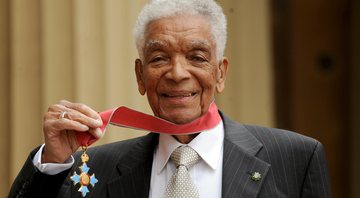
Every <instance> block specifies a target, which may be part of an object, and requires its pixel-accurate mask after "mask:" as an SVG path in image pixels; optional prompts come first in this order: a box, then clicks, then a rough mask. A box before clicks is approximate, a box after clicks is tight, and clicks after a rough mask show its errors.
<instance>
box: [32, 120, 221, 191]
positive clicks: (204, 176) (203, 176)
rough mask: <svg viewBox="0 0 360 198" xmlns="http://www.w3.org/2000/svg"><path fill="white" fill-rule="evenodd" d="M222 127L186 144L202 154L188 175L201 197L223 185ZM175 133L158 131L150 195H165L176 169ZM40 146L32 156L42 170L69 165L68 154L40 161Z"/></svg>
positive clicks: (51, 171)
mask: <svg viewBox="0 0 360 198" xmlns="http://www.w3.org/2000/svg"><path fill="white" fill-rule="evenodd" d="M223 142H224V127H223V122H222V121H221V122H220V123H219V124H218V125H217V126H216V127H215V128H213V129H210V130H207V131H203V132H202V133H200V134H199V135H198V136H196V137H195V138H194V139H193V140H192V141H191V142H190V143H189V144H187V145H188V146H190V147H191V148H193V149H194V150H195V151H196V152H197V153H198V154H199V156H200V157H201V159H200V160H199V161H198V163H196V164H195V165H193V166H192V167H191V168H190V170H189V173H190V176H191V178H192V179H193V181H194V184H195V185H196V186H197V188H198V190H199V194H200V197H201V198H202V197H204V198H220V197H221V190H222V189H221V188H222V162H223V145H224V144H223ZM181 145H183V144H181V143H179V142H178V141H177V140H176V139H175V138H174V137H172V136H171V135H167V134H160V137H159V145H158V146H157V148H156V149H155V151H154V160H153V165H152V170H151V183H150V192H149V197H150V198H158V197H164V193H165V188H166V185H167V183H168V181H169V180H170V178H171V176H172V175H173V173H174V171H175V165H174V163H173V162H172V161H171V160H169V158H170V155H171V153H172V152H173V151H174V150H175V149H176V148H177V147H179V146H181ZM43 148H44V145H42V146H41V148H40V149H39V151H38V152H37V153H36V155H35V156H34V159H33V164H34V165H35V166H36V167H37V168H38V169H39V170H40V171H41V172H42V173H45V174H49V175H55V174H58V173H60V172H62V171H64V170H67V169H69V168H71V166H72V165H73V164H74V158H73V156H71V158H69V159H68V160H67V161H66V163H64V164H55V163H44V164H43V163H41V153H42V150H43Z"/></svg>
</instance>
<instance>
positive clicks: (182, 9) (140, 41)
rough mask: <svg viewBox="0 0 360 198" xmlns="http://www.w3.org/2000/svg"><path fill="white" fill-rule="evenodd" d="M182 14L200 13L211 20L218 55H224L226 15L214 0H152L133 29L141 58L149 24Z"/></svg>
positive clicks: (142, 11) (218, 56)
mask: <svg viewBox="0 0 360 198" xmlns="http://www.w3.org/2000/svg"><path fill="white" fill-rule="evenodd" d="M182 14H190V15H200V16H203V17H204V18H205V19H206V20H208V21H209V23H210V26H211V31H212V36H213V38H214V41H215V43H216V57H217V58H218V59H219V58H222V57H223V55H224V50H225V45H226V37H227V30H226V26H227V24H226V17H225V15H224V13H223V11H222V8H221V7H220V6H219V5H218V4H217V3H216V2H215V1H214V0H152V1H150V2H149V3H148V4H147V5H145V6H144V8H143V9H142V10H141V12H140V14H139V16H138V18H137V21H136V24H135V27H134V30H133V33H134V37H135V41H136V47H137V50H138V53H139V56H140V58H142V55H143V54H142V53H143V52H142V50H143V47H144V42H145V41H144V39H145V38H144V37H145V33H146V28H147V25H148V24H149V23H150V22H152V21H155V20H158V19H161V18H166V17H172V16H176V15H182Z"/></svg>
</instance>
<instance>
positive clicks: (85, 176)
mask: <svg viewBox="0 0 360 198" xmlns="http://www.w3.org/2000/svg"><path fill="white" fill-rule="evenodd" d="M81 149H82V151H83V154H82V155H81V161H82V165H81V166H79V169H80V174H79V175H78V174H77V173H76V171H74V174H73V175H72V176H71V177H70V179H71V181H73V184H74V186H76V185H77V184H80V188H79V190H78V191H79V192H80V193H81V195H82V196H83V197H85V196H86V194H87V193H88V192H90V191H89V188H88V187H89V186H91V188H94V187H95V184H96V183H97V182H98V180H97V179H96V178H95V174H92V175H90V174H89V170H90V168H89V167H88V166H87V164H86V162H87V161H89V156H88V155H87V154H86V149H87V147H86V146H81Z"/></svg>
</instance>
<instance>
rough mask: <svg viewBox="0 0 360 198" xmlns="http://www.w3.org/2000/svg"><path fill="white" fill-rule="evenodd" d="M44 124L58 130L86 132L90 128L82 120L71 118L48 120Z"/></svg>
mask: <svg viewBox="0 0 360 198" xmlns="http://www.w3.org/2000/svg"><path fill="white" fill-rule="evenodd" d="M44 125H45V127H47V128H50V129H51V130H56V131H64V130H72V131H79V132H85V131H88V130H89V129H90V128H89V127H88V126H86V125H84V124H82V123H80V122H77V121H73V120H69V119H56V120H48V121H47V122H46V123H44Z"/></svg>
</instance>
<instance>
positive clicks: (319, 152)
mask: <svg viewBox="0 0 360 198" xmlns="http://www.w3.org/2000/svg"><path fill="white" fill-rule="evenodd" d="M221 116H222V118H223V121H224V127H225V139H224V157H223V181H222V197H237V198H238V197H245V198H253V197H264V198H265V197H266V198H269V197H276V198H279V197H291V198H295V197H331V193H330V185H329V176H328V170H327V165H326V160H325V155H324V151H323V147H322V145H321V143H320V142H318V141H316V140H314V139H311V138H308V137H305V136H302V135H299V134H296V133H293V132H289V131H284V130H279V129H271V128H264V127H258V126H249V125H240V124H238V123H236V122H234V121H232V120H230V119H229V118H228V117H226V116H224V115H223V114H221ZM157 144H158V135H157V134H154V133H150V134H148V135H146V136H143V137H140V138H135V139H131V140H126V141H121V142H116V143H112V144H107V145H104V146H99V147H94V148H90V149H89V151H88V154H89V156H90V160H89V162H88V166H89V167H90V171H89V172H90V173H92V172H93V173H95V176H96V177H97V178H98V180H99V182H98V183H97V184H96V185H95V188H94V189H92V190H91V193H88V195H87V197H96V198H97V197H110V198H114V197H126V198H132V197H139V198H140V197H141V198H142V197H143V198H146V197H148V196H149V188H150V177H151V167H152V161H153V152H154V148H155V147H156V145H157ZM36 150H37V149H36ZM36 150H34V151H33V152H32V153H31V154H30V156H29V159H28V160H27V162H26V163H25V165H24V167H23V169H22V170H21V172H20V173H19V175H18V176H17V178H16V180H15V181H14V183H13V186H12V188H11V191H10V194H9V197H81V195H80V193H79V192H77V190H78V188H79V186H78V185H77V186H75V187H74V186H73V185H72V183H71V182H70V180H69V176H70V175H72V174H73V172H74V170H77V169H78V167H79V166H80V162H79V161H77V162H76V164H75V165H74V166H73V168H72V170H71V171H70V173H69V171H65V172H63V173H60V174H58V175H56V176H48V175H45V174H42V173H40V172H39V171H38V170H37V169H36V168H35V167H34V166H33V164H32V161H31V160H32V159H31V158H32V156H33V155H34V153H35V152H36ZM79 158H80V157H79V153H78V154H76V156H75V159H76V160H79ZM77 171H78V170H77ZM254 172H259V173H260V174H261V179H260V180H259V181H254V180H252V179H251V175H252V173H254ZM65 178H66V179H65ZM90 189H91V187H90Z"/></svg>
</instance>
